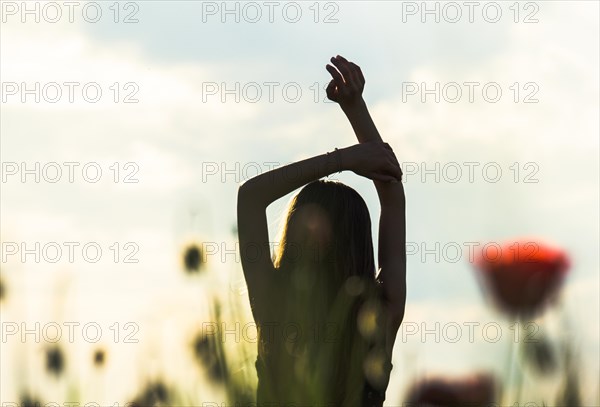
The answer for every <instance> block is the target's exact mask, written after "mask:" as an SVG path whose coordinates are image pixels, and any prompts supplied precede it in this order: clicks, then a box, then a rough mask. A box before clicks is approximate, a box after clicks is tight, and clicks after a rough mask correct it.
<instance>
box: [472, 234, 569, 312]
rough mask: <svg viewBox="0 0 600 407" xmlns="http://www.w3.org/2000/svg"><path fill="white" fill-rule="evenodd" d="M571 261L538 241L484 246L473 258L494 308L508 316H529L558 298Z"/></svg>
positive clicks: (555, 249) (560, 251)
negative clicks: (494, 305)
mask: <svg viewBox="0 0 600 407" xmlns="http://www.w3.org/2000/svg"><path fill="white" fill-rule="evenodd" d="M569 265H570V261H569V258H568V257H567V255H566V253H565V252H564V251H563V250H561V249H558V248H555V247H552V246H550V245H547V244H545V243H541V242H540V241H538V240H526V239H520V240H518V241H513V242H508V243H505V244H504V245H498V244H493V243H490V244H487V245H485V246H484V248H483V250H482V251H481V253H480V254H479V255H478V256H477V257H476V258H475V266H476V268H477V270H478V271H479V273H478V275H479V276H480V277H481V278H480V283H482V285H483V287H484V288H485V289H486V291H487V292H488V293H489V294H490V296H491V298H492V300H493V302H494V303H495V304H496V306H497V307H498V308H499V309H500V310H502V311H504V312H506V313H508V314H509V315H511V316H518V317H531V316H534V315H535V314H538V313H540V312H541V311H542V310H543V309H544V308H545V306H546V305H548V304H549V303H551V302H554V300H555V299H556V297H557V294H558V292H559V289H560V287H561V285H562V283H563V280H564V277H565V274H566V273H567V271H568V269H569Z"/></svg>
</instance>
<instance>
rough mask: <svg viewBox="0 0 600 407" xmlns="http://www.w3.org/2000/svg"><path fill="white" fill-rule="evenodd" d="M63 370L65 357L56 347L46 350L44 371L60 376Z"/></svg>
mask: <svg viewBox="0 0 600 407" xmlns="http://www.w3.org/2000/svg"><path fill="white" fill-rule="evenodd" d="M64 368H65V355H64V353H63V351H62V349H61V348H60V347H58V346H51V347H49V348H47V349H46V370H47V371H48V372H49V373H51V374H53V375H55V376H60V375H61V374H62V372H63V370H64Z"/></svg>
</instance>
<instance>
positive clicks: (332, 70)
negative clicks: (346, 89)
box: [325, 64, 344, 87]
mask: <svg viewBox="0 0 600 407" xmlns="http://www.w3.org/2000/svg"><path fill="white" fill-rule="evenodd" d="M325 69H327V72H329V74H331V76H332V78H333V80H334V81H335V83H336V84H337V85H338V86H340V87H341V86H343V85H344V78H343V77H342V75H341V74H340V73H339V72H338V70H337V69H335V68H334V67H333V66H331V65H329V64H327V65H325Z"/></svg>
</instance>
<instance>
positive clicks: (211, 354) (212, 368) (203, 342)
mask: <svg viewBox="0 0 600 407" xmlns="http://www.w3.org/2000/svg"><path fill="white" fill-rule="evenodd" d="M192 347H193V352H194V357H195V358H196V361H197V362H198V364H200V365H201V366H203V367H204V368H205V369H206V371H207V372H208V375H209V377H210V379H211V380H213V381H215V382H224V381H225V380H226V378H227V377H228V374H229V372H228V370H227V366H226V365H225V363H224V360H223V358H224V354H223V349H222V347H221V346H219V343H218V342H217V340H215V338H214V336H213V335H206V334H203V333H199V334H198V335H197V336H196V337H195V339H194V340H193V343H192Z"/></svg>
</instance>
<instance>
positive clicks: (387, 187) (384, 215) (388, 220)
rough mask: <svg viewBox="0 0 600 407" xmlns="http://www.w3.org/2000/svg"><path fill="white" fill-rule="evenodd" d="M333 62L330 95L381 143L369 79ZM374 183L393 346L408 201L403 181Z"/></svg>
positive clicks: (357, 127) (364, 136) (358, 129)
mask: <svg viewBox="0 0 600 407" xmlns="http://www.w3.org/2000/svg"><path fill="white" fill-rule="evenodd" d="M331 62H332V63H333V65H335V67H336V68H337V70H336V68H334V67H333V66H331V65H329V64H328V65H327V67H326V68H327V71H329V73H330V74H331V76H332V77H333V79H332V80H331V82H330V83H329V86H328V87H327V96H328V98H329V99H331V100H333V101H334V102H337V103H339V105H340V107H341V108H342V110H343V112H344V113H345V114H346V117H347V118H348V120H349V121H350V124H351V125H352V128H353V130H354V133H355V134H356V137H357V139H358V141H359V143H368V142H381V141H382V139H381V136H380V135H379V132H378V131H377V128H376V127H375V123H374V122H373V119H371V115H370V114H369V111H368V109H367V105H366V103H365V101H364V99H363V97H362V91H363V89H364V86H365V78H364V76H363V74H362V72H361V69H360V67H358V66H357V65H356V64H354V63H352V62H349V61H348V60H346V59H345V58H343V57H341V56H339V55H338V56H337V57H334V58H331ZM338 70H339V72H338ZM396 162H397V161H396ZM373 182H374V184H375V188H376V189H377V194H378V196H379V203H380V205H381V215H380V218H379V253H378V261H379V268H380V272H379V275H378V276H377V279H378V280H379V281H380V282H381V283H382V285H383V292H384V296H385V300H386V302H387V305H388V309H389V311H390V315H391V316H392V319H391V321H390V323H391V328H392V329H391V331H393V333H391V332H390V333H389V335H390V337H389V338H388V343H389V342H391V344H390V346H392V345H393V342H394V340H395V336H396V332H397V329H398V327H399V326H400V324H401V322H402V319H403V318H404V308H405V304H406V221H405V212H406V209H405V208H406V203H405V197H404V187H403V186H402V182H398V183H384V182H379V181H377V180H374V181H373ZM394 327H395V330H394Z"/></svg>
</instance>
